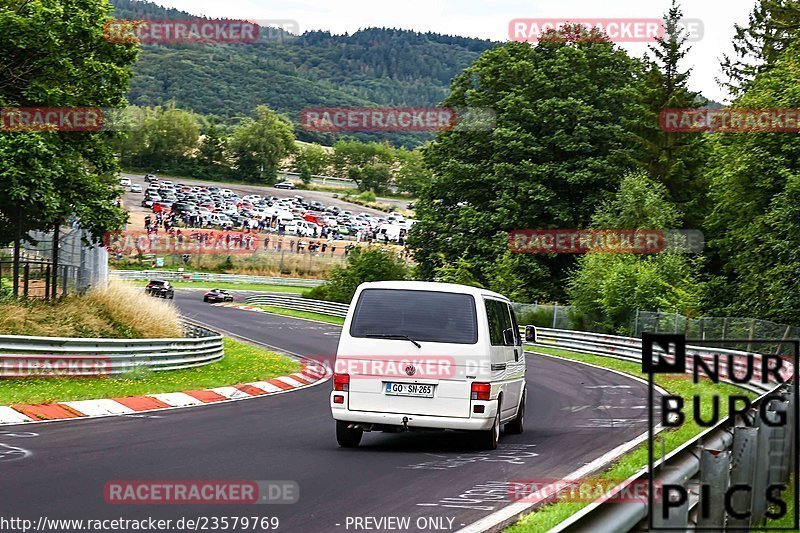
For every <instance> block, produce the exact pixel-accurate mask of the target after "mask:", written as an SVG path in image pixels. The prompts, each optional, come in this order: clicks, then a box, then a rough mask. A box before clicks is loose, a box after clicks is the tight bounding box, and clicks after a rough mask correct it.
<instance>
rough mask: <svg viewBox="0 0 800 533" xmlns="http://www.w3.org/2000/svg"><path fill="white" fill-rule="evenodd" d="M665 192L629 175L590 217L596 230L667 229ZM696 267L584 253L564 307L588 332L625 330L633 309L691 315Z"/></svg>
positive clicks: (663, 256) (681, 258)
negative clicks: (568, 305) (590, 329)
mask: <svg viewBox="0 0 800 533" xmlns="http://www.w3.org/2000/svg"><path fill="white" fill-rule="evenodd" d="M680 216H681V215H680V213H679V211H678V209H677V208H676V207H675V206H674V205H673V204H672V203H671V202H670V200H669V199H668V191H667V189H666V187H664V186H663V185H661V184H660V183H657V182H655V181H653V180H651V179H650V178H648V177H647V176H646V175H645V174H643V173H635V174H629V175H627V176H625V178H624V179H623V180H622V183H621V184H620V189H619V191H618V192H617V194H616V195H615V197H614V198H613V199H612V200H610V201H607V202H605V203H604V204H603V205H602V206H601V207H600V208H598V210H597V212H596V213H595V215H594V217H593V227H594V228H596V229H626V230H636V229H660V230H664V229H669V228H674V227H676V226H677V225H678V224H679V222H680ZM698 271H699V265H698V264H697V261H696V260H693V259H691V258H689V257H687V256H686V255H683V254H681V253H678V252H674V251H663V252H661V253H657V254H652V255H643V254H642V255H639V254H626V253H616V254H615V253H607V252H590V253H588V254H586V255H585V256H583V257H581V258H580V259H579V260H578V266H577V268H576V270H575V272H574V273H573V274H572V276H571V277H570V280H569V296H570V303H571V304H572V305H573V306H574V307H575V309H576V311H577V315H578V316H582V317H583V318H584V320H585V324H586V325H587V326H588V327H593V328H599V329H601V330H605V331H610V332H619V333H629V334H630V333H632V330H630V329H629V327H630V325H631V320H632V318H633V314H634V312H635V311H636V309H642V310H645V311H664V312H680V313H682V314H684V315H694V314H696V313H697V311H698V309H699V307H700V300H701V297H702V293H701V290H700V287H701V285H700V283H699V275H698Z"/></svg>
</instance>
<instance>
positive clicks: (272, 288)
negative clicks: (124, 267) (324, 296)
mask: <svg viewBox="0 0 800 533" xmlns="http://www.w3.org/2000/svg"><path fill="white" fill-rule="evenodd" d="M123 283H126V284H129V285H133V286H135V287H144V286H145V285H147V282H146V281H125V282H123ZM172 284H173V285H174V286H175V288H176V289H227V290H231V291H264V292H285V293H293V294H302V293H303V292H305V291H307V290H308V287H295V286H291V285H261V284H258V283H213V282H208V281H174V282H172Z"/></svg>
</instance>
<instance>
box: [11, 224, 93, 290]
mask: <svg viewBox="0 0 800 533" xmlns="http://www.w3.org/2000/svg"><path fill="white" fill-rule="evenodd" d="M30 236H31V238H32V239H33V242H28V241H23V243H22V246H21V249H20V262H19V282H18V286H17V291H18V294H19V295H20V296H25V297H30V298H49V297H51V296H53V295H55V296H63V295H66V294H69V293H72V292H83V291H85V290H87V289H89V288H90V287H94V286H102V285H105V284H106V283H107V282H108V254H107V253H106V250H105V249H104V248H102V247H100V246H95V247H90V246H87V245H86V244H85V243H84V242H83V237H84V230H83V229H81V228H79V227H75V226H62V227H61V228H60V231H59V238H58V255H57V258H54V253H53V250H54V242H53V241H54V240H53V232H52V231H49V232H46V231H44V232H43V231H34V232H31V233H30ZM12 257H13V250H12V249H10V248H5V249H3V250H2V254H0V279H5V280H7V281H8V282H10V283H11V284H13V281H12V279H13V268H14V265H13V260H12ZM54 259H57V260H54Z"/></svg>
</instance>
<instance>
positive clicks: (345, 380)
mask: <svg viewBox="0 0 800 533" xmlns="http://www.w3.org/2000/svg"><path fill="white" fill-rule="evenodd" d="M333 390H340V391H344V392H347V391H349V390H350V374H334V375H333Z"/></svg>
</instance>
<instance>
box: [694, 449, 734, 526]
mask: <svg viewBox="0 0 800 533" xmlns="http://www.w3.org/2000/svg"><path fill="white" fill-rule="evenodd" d="M730 467H731V456H730V453H729V452H727V451H723V450H711V449H707V448H703V450H702V451H701V452H700V485H701V486H703V485H706V486H708V492H706V493H705V494H706V498H704V497H703V493H702V492H701V493H700V512H699V513H698V516H697V527H699V528H700V527H702V528H719V529H722V527H723V526H724V524H725V492H726V491H727V490H728V473H729V471H730Z"/></svg>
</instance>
